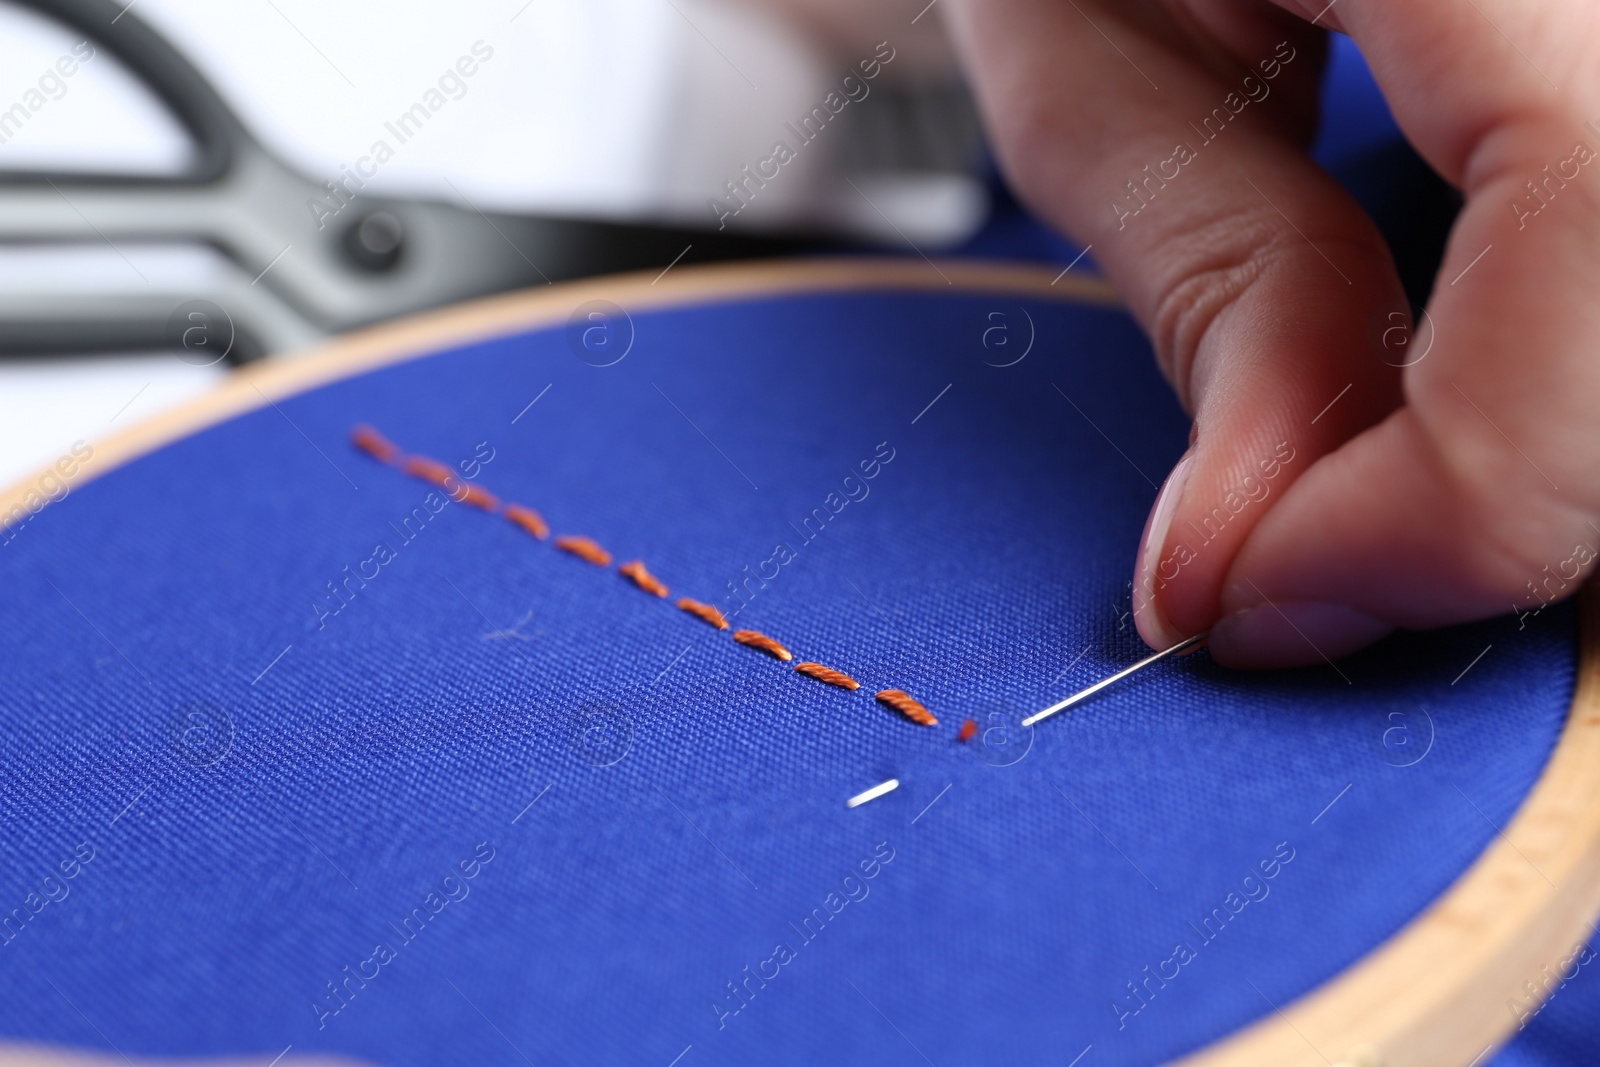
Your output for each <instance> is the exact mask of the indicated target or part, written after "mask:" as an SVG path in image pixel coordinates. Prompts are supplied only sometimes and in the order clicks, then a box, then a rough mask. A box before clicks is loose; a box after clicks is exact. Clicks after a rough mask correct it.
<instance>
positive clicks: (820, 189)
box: [0, 0, 1453, 482]
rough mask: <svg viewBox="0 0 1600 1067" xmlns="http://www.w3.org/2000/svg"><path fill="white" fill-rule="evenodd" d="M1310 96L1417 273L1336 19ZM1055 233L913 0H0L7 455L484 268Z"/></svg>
mask: <svg viewBox="0 0 1600 1067" xmlns="http://www.w3.org/2000/svg"><path fill="white" fill-rule="evenodd" d="M902 7H903V10H901V8H902ZM84 42H88V43H87V44H85V43H84ZM1324 96H1325V117H1324V123H1323V128H1322V131H1321V134H1320V136H1319V139H1318V142H1317V145H1316V148H1315V152H1316V154H1317V156H1318V158H1319V159H1320V160H1322V162H1323V163H1324V165H1326V166H1328V167H1329V169H1331V170H1333V171H1334V172H1335V174H1337V175H1338V176H1339V177H1340V178H1341V180H1344V181H1345V183H1346V185H1347V186H1349V187H1350V188H1352V190H1353V191H1355V192H1356V194H1357V196H1358V197H1359V198H1360V199H1362V201H1363V202H1364V203H1365V204H1366V205H1367V206H1368V209H1369V210H1370V211H1371V212H1372V213H1373V214H1374V216H1375V217H1376V218H1377V219H1378V221H1379V223H1380V225H1381V226H1382V227H1383V228H1384V229H1385V231H1386V232H1387V233H1388V234H1389V235H1390V239H1391V242H1392V243H1393V244H1394V246H1395V248H1396V253H1397V258H1399V259H1400V261H1401V267H1402V273H1403V274H1404V275H1405V276H1406V278H1407V281H1408V285H1410V286H1411V287H1412V288H1413V296H1414V299H1418V301H1419V302H1420V295H1421V294H1423V293H1425V292H1426V284H1427V283H1426V280H1425V279H1426V278H1427V277H1428V276H1430V274H1431V270H1432V267H1433V265H1434V264H1436V262H1437V255H1438V247H1439V245H1440V243H1441V241H1442V236H1443V233H1444V231H1445V229H1446V228H1447V227H1448V224H1449V221H1450V218H1451V215H1452V213H1453V208H1452V200H1451V196H1450V194H1449V193H1448V191H1446V190H1443V189H1442V188H1441V187H1440V186H1439V184H1438V182H1437V180H1436V179H1434V178H1433V177H1432V175H1431V174H1430V173H1429V172H1428V171H1427V169H1426V168H1425V167H1424V166H1422V165H1421V164H1420V162H1419V161H1417V160H1416V158H1415V156H1413V155H1412V154H1411V153H1410V152H1409V150H1408V149H1407V148H1406V147H1405V146H1404V144H1403V143H1402V142H1401V141H1400V139H1399V136H1398V133H1397V131H1396V130H1395V128H1394V125H1393V123H1392V121H1390V119H1389V118H1388V115H1387V112H1386V110H1385V109H1384V106H1383V103H1382V101H1381V98H1379V96H1378V94H1377V92H1376V89H1375V88H1374V87H1373V85H1372V83H1371V80H1370V77H1369V76H1368V75H1367V72H1366V69H1365V67H1364V65H1363V63H1362V61H1361V58H1360V56H1359V54H1358V53H1356V52H1355V50H1354V49H1353V48H1352V47H1350V46H1349V45H1348V42H1346V41H1344V40H1342V39H1341V40H1339V41H1337V42H1336V47H1335V49H1334V52H1333V57H1332V61H1331V62H1330V65H1329V70H1328V74H1327V78H1326V83H1325V93H1324ZM780 142H781V143H782V144H783V146H784V150H783V151H779V149H778V147H777V146H778V144H779V143H780ZM1080 251H1082V250H1081V249H1078V248H1075V247H1074V246H1073V245H1072V244H1071V243H1070V242H1069V241H1067V240H1065V239H1063V238H1061V237H1059V236H1058V235H1054V234H1051V233H1049V232H1048V231H1046V230H1045V229H1043V228H1042V227H1040V226H1039V225H1037V224H1036V223H1034V222H1033V220H1031V219H1030V218H1029V217H1028V215H1027V214H1026V212H1024V211H1023V210H1022V209H1021V208H1019V207H1018V206H1017V204H1016V203H1015V202H1014V201H1013V200H1012V199H1011V197H1010V196H1009V194H1008V193H1007V191H1006V189H1005V186H1004V183H1003V181H1002V180H1001V179H1000V178H999V177H998V176H997V175H996V174H995V173H994V171H993V167H992V165H991V163H990V161H989V156H988V154H987V152H986V150H985V148H984V143H983V137H982V132H981V130H980V128H979V125H978V122H977V118H976V115H975V112H974V110H973V107H972V104H971V101H970V99H969V97H968V95H967V92H966V90H965V88H964V86H963V84H962V81H961V78H960V75H959V72H958V70H957V69H956V67H955V64H954V62H953V59H952V56H951V52H950V49H949V47H948V44H947V41H946V40H945V36H944V30H943V26H942V22H941V17H940V11H939V9H938V5H937V0H934V3H932V4H929V3H927V2H926V0H911V2H910V3H906V4H904V5H895V4H887V3H885V4H879V5H859V4H849V3H845V2H842V0H808V2H806V3H803V4H800V3H794V2H793V0H746V2H743V3H735V2H732V0H492V2H491V0H483V2H478V3H473V4H458V5H440V4H424V3H420V2H416V0H409V2H393V0H391V2H389V3H384V4H379V3H376V2H372V0H344V2H342V3H339V4H327V3H316V2H313V0H238V2H236V3H229V4H217V3H214V2H211V3H207V2H203V0H133V2H132V3H127V2H126V0H104V2H102V0H27V2H26V3H18V2H16V0H0V480H3V481H7V482H9V481H11V480H13V479H16V478H20V477H23V476H24V475H26V474H27V473H28V472H30V471H31V470H33V469H34V468H36V467H38V466H40V465H42V464H45V463H48V462H49V461H50V460H52V459H53V458H54V457H56V456H57V455H59V454H61V453H62V452H64V451H65V450H66V449H67V448H68V447H69V446H70V445H71V444H72V442H73V441H75V440H77V439H80V438H81V439H84V440H89V441H93V440H95V439H98V438H100V437H104V436H106V435H107V434H108V433H111V432H114V431H116V430H118V429H121V428H123V427H125V426H127V425H129V424H132V423H136V422H138V421H141V420H145V419H149V418H151V417H152V416H155V415H157V414H159V413H160V412H161V411H163V410H165V409H167V408H170V407H171V406H172V405H174V404H177V403H180V402H181V401H183V400H184V399H186V398H188V397H191V396H194V395H196V394H198V393H200V392H202V391H204V390H206V389H208V388H210V387H211V386H212V385H213V384H214V383H216V382H217V381H218V380H219V379H221V378H222V377H223V376H225V375H227V374H228V373H229V372H230V371H231V370H232V369H233V368H236V367H238V366H240V365H242V364H244V363H246V362H249V361H251V360H254V359H258V358H294V354H295V353H296V352H297V351H301V350H303V349H305V348H306V347H307V346H309V345H312V344H314V343H315V342H316V341H318V340H320V339H321V338H324V337H326V336H329V335H331V334H334V333H337V332H340V331H342V330H345V329H350V328H353V327H356V326H360V325H363V324H367V323H372V322H377V321H382V320H384V319H386V318H390V317H393V316H396V315H401V314H406V313H410V312H415V311H419V310H422V309H424V308H426V307H429V306H436V305H439V304H443V303H450V302H454V301H456V300H461V299H466V298H470V297H474V296H479V295H485V294H489V293H493V292H497V291H503V290H507V289H513V288H520V287H523V286H528V285H543V284H546V283H547V282H552V281H559V280H561V279H563V278H570V277H578V276H584V275H590V274H598V273H606V272H610V271H616V270H649V271H652V272H658V271H663V270H667V269H671V268H672V267H674V266H685V265H689V264H693V263H703V262H708V261H712V260H716V259H725V258H730V257H745V256H773V255H805V254H817V253H828V252H849V253H854V254H874V255H904V256H913V257H916V256H928V257H937V256H951V255H954V256H981V257H989V258H1000V259H1008V260H1033V261H1039V262H1045V263H1052V264H1060V266H1061V267H1063V268H1064V267H1065V266H1066V265H1067V264H1069V263H1076V266H1075V267H1074V269H1077V270H1085V271H1088V270H1093V259H1092V253H1091V255H1090V256H1089V257H1087V258H1085V259H1083V260H1082V261H1079V260H1078V259H1077V257H1078V254H1079V252H1080Z"/></svg>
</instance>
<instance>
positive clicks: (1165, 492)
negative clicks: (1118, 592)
mask: <svg viewBox="0 0 1600 1067" xmlns="http://www.w3.org/2000/svg"><path fill="white" fill-rule="evenodd" d="M1193 462H1194V453H1192V452H1185V453H1184V454H1183V458H1182V459H1180V460H1178V463H1177V465H1176V466H1175V467H1173V468H1172V473H1171V474H1169V475H1167V480H1166V483H1165V484H1163V485H1162V486H1161V492H1160V494H1158V495H1157V496H1156V502H1155V506H1154V507H1152V508H1151V509H1150V517H1149V518H1148V519H1146V520H1145V524H1144V538H1143V540H1142V547H1141V548H1140V549H1139V566H1138V570H1137V573H1136V574H1135V575H1134V598H1135V600H1137V601H1139V603H1136V604H1135V607H1134V620H1135V621H1136V622H1137V623H1138V624H1139V633H1140V634H1141V635H1143V637H1144V638H1145V640H1146V641H1148V642H1149V643H1150V644H1151V645H1152V647H1155V648H1166V647H1168V646H1169V645H1174V644H1177V643H1178V641H1180V640H1182V639H1183V635H1182V634H1179V633H1178V632H1177V631H1176V630H1175V629H1173V626H1172V623H1170V622H1169V621H1167V617H1166V615H1165V614H1163V613H1162V610H1161V601H1160V598H1159V597H1158V596H1157V595H1156V591H1157V589H1158V588H1159V587H1160V583H1161V575H1160V572H1159V568H1160V566H1161V561H1162V560H1163V559H1165V558H1166V548H1167V533H1168V531H1169V530H1171V528H1172V517H1173V516H1174V515H1176V514H1177V513H1178V504H1179V502H1180V501H1181V500H1182V499H1183V487H1184V483H1186V482H1187V481H1188V480H1189V467H1190V466H1191V465H1192V464H1193Z"/></svg>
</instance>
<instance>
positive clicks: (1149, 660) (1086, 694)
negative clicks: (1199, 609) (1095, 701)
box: [1022, 630, 1211, 726]
mask: <svg viewBox="0 0 1600 1067" xmlns="http://www.w3.org/2000/svg"><path fill="white" fill-rule="evenodd" d="M1210 636H1211V631H1210V630H1207V631H1206V632H1205V633H1199V634H1195V635H1194V636H1193V637H1189V638H1185V639H1184V640H1182V641H1179V642H1178V643H1177V644H1175V645H1173V646H1172V647H1171V648H1166V649H1162V650H1161V651H1160V652H1156V653H1154V654H1152V655H1149V656H1146V657H1145V658H1144V659H1142V660H1140V661H1139V662H1138V663H1135V664H1133V665H1131V666H1128V667H1124V668H1122V669H1121V670H1120V671H1118V672H1117V673H1116V674H1113V675H1111V676H1110V677H1108V678H1102V679H1100V680H1099V681H1098V682H1096V683H1094V684H1093V685H1091V686H1090V687H1089V688H1087V689H1080V690H1078V691H1077V692H1076V693H1073V694H1072V695H1071V696H1069V697H1068V698H1067V699H1065V700H1063V701H1061V702H1059V703H1056V704H1051V705H1050V706H1049V707H1048V708H1045V709H1044V710H1043V711H1039V712H1035V713H1034V714H1032V715H1029V716H1028V717H1027V718H1026V719H1023V720H1022V725H1024V726H1032V725H1033V724H1034V723H1036V722H1041V721H1043V720H1045V719H1048V718H1049V717H1050V716H1052V715H1054V714H1056V713H1057V712H1062V711H1066V710H1067V709H1068V708H1070V707H1072V706H1073V705H1074V704H1081V703H1083V702H1084V701H1085V700H1088V699H1089V698H1090V697H1092V696H1094V695H1095V694H1096V693H1098V692H1100V690H1102V689H1104V688H1105V687H1106V686H1108V685H1112V684H1114V683H1116V682H1120V681H1122V679H1124V678H1126V677H1127V676H1128V675H1130V674H1133V673H1134V672H1135V671H1142V670H1144V669H1145V668H1146V667H1148V666H1150V665H1151V664H1154V663H1160V662H1161V661H1162V660H1164V659H1166V658H1167V657H1168V656H1175V655H1177V654H1178V653H1179V652H1182V651H1184V650H1185V649H1189V648H1193V647H1194V646H1195V645H1198V644H1201V643H1203V642H1204V641H1205V640H1206V638H1208V637H1210Z"/></svg>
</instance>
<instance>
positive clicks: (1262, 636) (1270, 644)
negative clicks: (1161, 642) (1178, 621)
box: [1210, 600, 1394, 667]
mask: <svg viewBox="0 0 1600 1067" xmlns="http://www.w3.org/2000/svg"><path fill="white" fill-rule="evenodd" d="M1393 629H1394V627H1393V626H1392V625H1390V624H1389V623H1386V622H1384V621H1383V620H1382V619H1375V618H1373V617H1372V616H1371V615H1368V614H1366V613H1364V612H1360V611H1357V610H1356V609H1355V608H1352V607H1349V606H1348V605H1345V604H1332V603H1329V602H1327V601H1322V600H1278V601H1273V602H1269V603H1266V604H1257V605H1255V606H1254V607H1249V608H1245V609H1244V610H1243V611H1238V612H1235V613H1234V614H1232V615H1225V616H1223V617H1222V618H1221V619H1218V620H1217V624H1216V625H1215V626H1213V627H1212V628H1211V642H1210V644H1211V655H1212V656H1213V657H1214V658H1215V659H1216V660H1217V661H1218V662H1219V663H1223V664H1226V665H1227V666H1229V667H1296V666H1303V665H1305V664H1309V663H1322V662H1324V661H1327V662H1332V661H1333V660H1336V659H1338V658H1339V657H1341V656H1347V655H1349V654H1350V653H1352V652H1354V651H1356V650H1357V649H1359V648H1365V647H1366V646H1367V645H1370V644H1372V642H1374V641H1376V640H1377V639H1378V638H1380V637H1382V636H1383V635H1384V634H1387V633H1389V632H1390V631H1391V630H1393Z"/></svg>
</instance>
